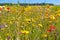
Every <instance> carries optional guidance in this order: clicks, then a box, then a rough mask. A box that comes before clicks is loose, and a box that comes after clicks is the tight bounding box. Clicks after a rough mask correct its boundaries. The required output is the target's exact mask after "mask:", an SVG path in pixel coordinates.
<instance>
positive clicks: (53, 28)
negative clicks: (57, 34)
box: [47, 25, 56, 32]
mask: <svg viewBox="0 0 60 40" xmlns="http://www.w3.org/2000/svg"><path fill="white" fill-rule="evenodd" d="M54 30H56V27H55V26H53V25H50V29H49V30H47V31H48V32H51V31H54Z"/></svg>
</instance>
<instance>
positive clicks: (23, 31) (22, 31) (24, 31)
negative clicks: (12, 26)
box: [21, 30, 29, 34]
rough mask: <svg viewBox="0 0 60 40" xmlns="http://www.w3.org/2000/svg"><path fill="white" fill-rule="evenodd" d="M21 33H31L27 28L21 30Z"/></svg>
mask: <svg viewBox="0 0 60 40" xmlns="http://www.w3.org/2000/svg"><path fill="white" fill-rule="evenodd" d="M21 33H23V34H29V31H27V30H21Z"/></svg>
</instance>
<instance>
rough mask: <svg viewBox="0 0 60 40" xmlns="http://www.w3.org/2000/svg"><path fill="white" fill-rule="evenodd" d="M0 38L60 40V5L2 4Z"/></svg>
mask: <svg viewBox="0 0 60 40" xmlns="http://www.w3.org/2000/svg"><path fill="white" fill-rule="evenodd" d="M0 40H60V6H55V5H52V6H51V5H42V6H29V5H27V6H20V5H12V6H8V5H4V6H0Z"/></svg>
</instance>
